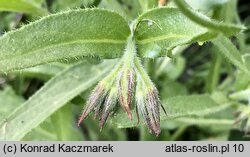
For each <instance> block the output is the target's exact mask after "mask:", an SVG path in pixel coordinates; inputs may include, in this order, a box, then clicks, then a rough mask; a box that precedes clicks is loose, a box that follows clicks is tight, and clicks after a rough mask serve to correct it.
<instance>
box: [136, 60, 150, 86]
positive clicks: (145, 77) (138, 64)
mask: <svg viewBox="0 0 250 157" xmlns="http://www.w3.org/2000/svg"><path fill="white" fill-rule="evenodd" d="M134 64H135V67H136V70H137V72H138V73H139V75H140V76H141V78H142V80H143V82H144V83H145V85H146V86H147V87H149V88H150V87H153V83H152V81H151V79H150V78H149V76H148V74H147V72H146V71H145V70H144V69H143V67H142V64H141V61H140V59H139V58H138V57H135V59H134Z"/></svg>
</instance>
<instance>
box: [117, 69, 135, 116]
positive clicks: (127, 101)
mask: <svg viewBox="0 0 250 157" xmlns="http://www.w3.org/2000/svg"><path fill="white" fill-rule="evenodd" d="M134 81H135V74H134V71H133V69H125V70H124V72H123V73H122V74H121V76H120V80H119V102H120V104H121V106H122V108H123V109H124V110H125V111H126V112H127V114H128V117H129V119H130V120H132V113H131V111H130V107H131V103H132V97H133V89H134Z"/></svg>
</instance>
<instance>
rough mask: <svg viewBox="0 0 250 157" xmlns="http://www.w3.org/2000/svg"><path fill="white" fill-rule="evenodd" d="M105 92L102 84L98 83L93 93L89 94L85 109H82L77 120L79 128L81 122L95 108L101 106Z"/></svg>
mask: <svg viewBox="0 0 250 157" xmlns="http://www.w3.org/2000/svg"><path fill="white" fill-rule="evenodd" d="M106 93H107V91H106V90H105V88H104V85H103V84H102V82H100V83H99V84H98V85H97V86H96V87H95V89H94V90H93V92H92V93H91V95H90V97H89V100H88V102H87V104H86V107H85V108H84V110H83V112H82V114H81V116H80V118H79V120H78V123H77V125H78V127H79V126H80V124H81V122H82V121H83V120H84V119H85V118H86V117H87V116H88V114H89V113H90V112H91V111H92V110H93V109H94V108H96V107H98V106H99V105H101V103H102V102H103V100H104V98H105V96H106Z"/></svg>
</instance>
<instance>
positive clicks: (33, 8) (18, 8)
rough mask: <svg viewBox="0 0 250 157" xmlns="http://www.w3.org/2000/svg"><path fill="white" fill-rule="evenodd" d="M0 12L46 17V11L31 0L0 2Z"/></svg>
mask: <svg viewBox="0 0 250 157" xmlns="http://www.w3.org/2000/svg"><path fill="white" fill-rule="evenodd" d="M0 11H14V12H20V13H27V14H35V15H39V16H40V15H46V14H47V11H46V10H44V9H42V8H41V7H40V6H39V4H38V3H37V2H35V1H32V0H0Z"/></svg>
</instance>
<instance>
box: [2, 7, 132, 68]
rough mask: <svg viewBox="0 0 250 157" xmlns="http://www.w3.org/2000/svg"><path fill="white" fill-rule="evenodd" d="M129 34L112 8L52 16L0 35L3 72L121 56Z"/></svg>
mask: <svg viewBox="0 0 250 157" xmlns="http://www.w3.org/2000/svg"><path fill="white" fill-rule="evenodd" d="M129 34H130V29H129V26H128V24H127V22H126V21H125V20H124V19H123V18H122V17H121V16H120V15H118V14H117V13H114V12H111V11H106V10H102V9H85V10H72V11H68V12H64V13H59V14H55V15H50V16H47V17H44V18H42V19H41V20H38V21H36V22H34V23H31V24H29V25H27V26H24V27H22V28H21V29H19V30H16V31H12V32H9V33H7V34H5V35H4V36H2V37H1V38H0V71H3V72H8V71H11V70H16V69H22V68H27V67H31V66H34V65H38V64H43V63H48V62H53V61H57V60H62V59H68V58H76V59H77V58H78V57H82V56H84V57H86V56H89V57H90V56H91V57H93V56H96V57H101V58H115V57H119V56H121V55H122V53H123V50H124V47H125V44H126V40H127V37H128V36H129Z"/></svg>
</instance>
